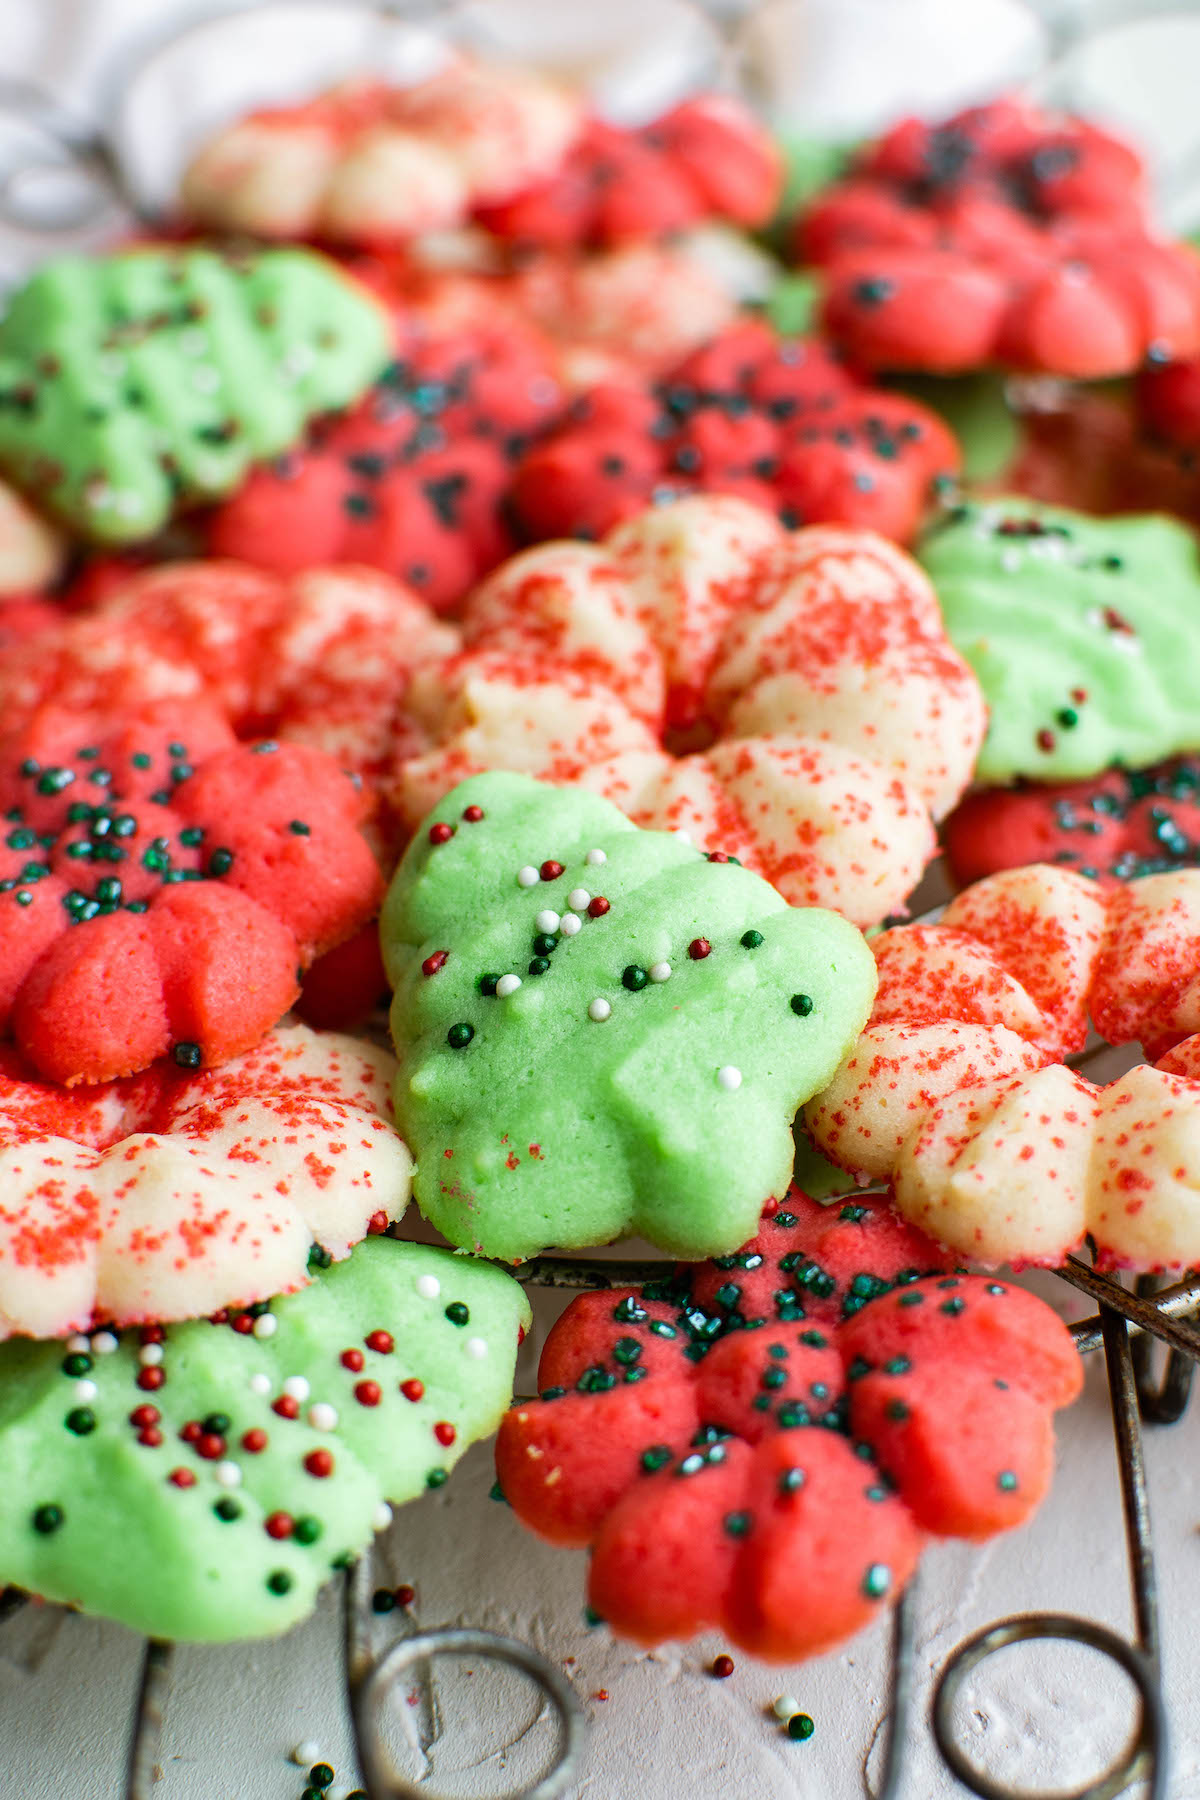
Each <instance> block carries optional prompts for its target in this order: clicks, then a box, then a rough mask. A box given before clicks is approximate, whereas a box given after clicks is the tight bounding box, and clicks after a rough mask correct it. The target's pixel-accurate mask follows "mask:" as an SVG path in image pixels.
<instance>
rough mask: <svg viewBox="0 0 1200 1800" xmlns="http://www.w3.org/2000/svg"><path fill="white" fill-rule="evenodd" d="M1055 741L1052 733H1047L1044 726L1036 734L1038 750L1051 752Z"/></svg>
mask: <svg viewBox="0 0 1200 1800" xmlns="http://www.w3.org/2000/svg"><path fill="white" fill-rule="evenodd" d="M1055 741H1056V740H1055V736H1054V733H1053V732H1052V731H1047V730H1046V729H1045V727H1044V726H1043V728H1042V729H1041V731H1039V732H1038V734H1037V747H1038V749H1039V750H1053V748H1054V745H1055Z"/></svg>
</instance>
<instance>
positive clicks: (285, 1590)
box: [0, 1238, 529, 1641]
mask: <svg viewBox="0 0 1200 1800" xmlns="http://www.w3.org/2000/svg"><path fill="white" fill-rule="evenodd" d="M419 1283H420V1284H421V1285H420V1286H418V1284H419ZM434 1284H436V1286H437V1289H438V1291H437V1292H434V1291H433V1286H434ZM269 1318H273V1319H274V1321H275V1329H274V1331H273V1332H272V1334H271V1335H270V1336H266V1335H254V1334H253V1333H248V1334H245V1335H243V1334H242V1333H240V1332H239V1331H237V1330H235V1329H234V1328H233V1327H232V1325H230V1324H218V1325H214V1324H211V1323H209V1321H208V1320H191V1321H189V1322H188V1323H186V1324H182V1325H167V1326H164V1327H162V1328H161V1329H162V1334H163V1335H162V1344H161V1348H162V1358H161V1363H160V1364H159V1365H158V1366H159V1367H160V1368H161V1371H162V1373H163V1374H164V1375H165V1380H164V1381H163V1382H162V1383H161V1385H158V1386H154V1385H150V1384H152V1383H153V1382H155V1381H156V1380H157V1376H155V1375H149V1376H147V1375H146V1371H145V1369H144V1368H143V1366H142V1363H141V1362H140V1360H139V1357H140V1356H141V1355H144V1354H146V1352H145V1351H143V1350H142V1349H141V1347H140V1343H139V1334H138V1332H136V1331H127V1332H123V1333H122V1334H121V1335H120V1339H119V1342H118V1345H117V1348H115V1349H110V1350H109V1352H108V1353H107V1354H100V1352H99V1348H98V1347H97V1345H103V1344H104V1341H105V1340H104V1337H103V1336H101V1337H100V1338H99V1339H98V1340H93V1348H92V1350H91V1352H90V1354H87V1355H79V1354H72V1353H71V1352H70V1351H69V1349H68V1347H67V1346H66V1345H64V1344H63V1343H61V1342H59V1343H51V1342H46V1343H32V1342H30V1341H28V1340H26V1339H16V1338H13V1339H10V1340H9V1341H8V1342H7V1343H5V1344H3V1345H0V1455H2V1457H3V1462H4V1469H5V1482H4V1498H3V1500H2V1501H0V1582H9V1583H12V1584H14V1585H15V1586H17V1587H22V1588H27V1589H29V1590H30V1591H31V1592H33V1593H38V1594H42V1595H44V1596H45V1597H46V1598H47V1599H51V1600H60V1601H64V1602H68V1603H70V1604H72V1605H76V1606H79V1607H81V1608H82V1609H83V1610H84V1611H85V1612H89V1613H98V1614H100V1615H102V1616H103V1617H106V1618H111V1619H118V1620H120V1621H121V1622H122V1623H123V1624H126V1625H130V1626H132V1627H133V1628H134V1629H135V1630H137V1631H143V1632H146V1633H147V1634H148V1635H150V1636H152V1637H166V1638H182V1639H192V1640H199V1641H224V1640H227V1639H232V1638H239V1637H258V1636H265V1635H268V1634H271V1633H275V1632H280V1631H284V1630H286V1629H287V1627H288V1626H290V1625H293V1624H295V1622H296V1621H297V1620H298V1619H301V1618H303V1617H304V1615H305V1614H306V1613H307V1612H308V1611H309V1610H310V1609H311V1607H312V1605H313V1603H314V1601H315V1599H316V1595H317V1590H318V1589H319V1588H320V1587H321V1585H322V1584H323V1583H324V1582H325V1581H327V1580H328V1579H329V1577H330V1574H331V1572H332V1570H333V1569H334V1568H335V1567H339V1566H341V1565H342V1563H343V1561H344V1560H345V1559H349V1558H353V1557H354V1556H356V1555H357V1553H358V1552H359V1551H360V1550H361V1549H362V1548H363V1546H364V1545H365V1544H367V1543H368V1542H369V1541H370V1538H371V1535H372V1532H373V1531H374V1530H375V1529H377V1528H378V1527H379V1526H380V1525H382V1524H384V1523H386V1517H385V1516H384V1515H383V1513H381V1511H380V1509H381V1506H382V1503H383V1502H384V1501H385V1500H388V1501H393V1502H402V1501H405V1500H411V1499H413V1498H414V1497H415V1496H416V1495H418V1494H420V1493H422V1492H423V1491H424V1490H425V1488H426V1487H427V1486H432V1487H436V1486H440V1485H441V1483H442V1481H444V1480H445V1471H446V1470H448V1469H450V1468H452V1467H453V1465H454V1464H455V1463H456V1462H457V1461H458V1459H459V1457H460V1456H461V1455H462V1453H463V1451H464V1450H465V1449H466V1448H467V1446H468V1445H469V1444H471V1443H472V1442H473V1441H474V1440H475V1439H476V1438H479V1437H483V1436H485V1435H487V1434H488V1433H490V1432H492V1431H493V1430H495V1428H496V1426H497V1424H498V1423H499V1420H500V1416H501V1414H502V1413H503V1411H504V1409H505V1407H506V1406H507V1404H508V1402H509V1399H510V1398H511V1394H512V1375H513V1365H514V1359H515V1356H516V1348H517V1337H518V1328H519V1327H520V1326H522V1325H527V1324H528V1323H529V1309H528V1307H527V1305H526V1302H525V1297H524V1295H523V1293H522V1292H521V1289H520V1288H519V1287H518V1285H517V1283H516V1282H514V1281H512V1280H511V1279H510V1278H509V1277H508V1276H507V1275H505V1274H503V1273H502V1272H501V1271H500V1270H498V1269H493V1268H491V1267H489V1266H488V1265H487V1264H486V1263H475V1262H470V1261H467V1260H465V1259H463V1258H462V1257H454V1256H452V1255H450V1253H449V1252H447V1251H445V1250H433V1249H428V1248H426V1247H425V1246H423V1245H417V1244H397V1243H395V1242H393V1241H392V1239H390V1238H368V1239H367V1240H366V1241H365V1242H364V1243H362V1244H360V1245H359V1246H358V1248H357V1249H356V1250H355V1251H354V1252H353V1253H352V1254H351V1256H350V1257H349V1258H348V1259H347V1260H346V1261H345V1262H343V1263H339V1264H336V1265H335V1266H334V1267H332V1268H330V1269H328V1270H326V1271H325V1273H324V1274H323V1275H321V1276H320V1277H319V1279H317V1280H316V1281H314V1282H313V1284H312V1285H311V1286H310V1287H307V1288H305V1289H304V1290H303V1291H302V1292H300V1293H297V1294H292V1295H290V1296H288V1297H286V1298H284V1299H279V1300H275V1301H274V1302H272V1305H271V1309H270V1315H269ZM269 1329H270V1326H269V1322H268V1326H267V1327H264V1326H263V1325H262V1324H261V1323H260V1324H259V1325H258V1326H257V1331H258V1333H259V1334H262V1333H263V1332H264V1330H269ZM380 1331H384V1332H387V1333H389V1334H390V1336H391V1339H392V1340H393V1342H394V1349H392V1350H391V1351H390V1352H388V1351H387V1350H386V1347H384V1348H382V1349H381V1348H371V1347H370V1346H369V1345H368V1343H367V1341H366V1340H367V1338H368V1337H369V1336H370V1335H371V1334H372V1333H375V1332H380ZM377 1342H378V1340H377ZM345 1352H353V1353H360V1354H361V1357H362V1367H361V1369H356V1368H351V1367H347V1366H345V1364H344V1363H343V1361H342V1357H343V1353H345ZM155 1354H156V1352H155V1351H154V1350H153V1349H152V1350H150V1352H149V1355H150V1357H151V1358H153V1357H154V1356H155ZM349 1360H350V1361H351V1362H354V1361H356V1360H357V1359H356V1356H355V1355H352V1356H351V1357H350V1359H349ZM139 1376H142V1377H143V1378H144V1383H145V1384H144V1385H142V1386H139ZM295 1377H302V1378H303V1380H304V1381H305V1382H307V1387H308V1391H307V1393H306V1394H304V1395H303V1397H302V1399H301V1400H300V1401H299V1403H298V1405H297V1411H298V1417H296V1418H287V1417H284V1416H281V1414H280V1413H279V1412H277V1411H276V1410H275V1405H276V1403H277V1402H279V1401H280V1399H281V1397H284V1398H285V1399H286V1394H287V1390H286V1388H285V1383H286V1382H288V1381H289V1380H290V1379H292V1378H295ZM264 1378H265V1380H264ZM414 1380H415V1381H417V1382H418V1383H421V1384H423V1388H424V1391H423V1394H421V1393H418V1389H417V1388H411V1387H410V1393H411V1394H416V1395H417V1398H415V1399H414V1398H409V1397H408V1396H406V1395H405V1394H404V1393H403V1392H401V1387H400V1384H401V1383H402V1382H407V1383H411V1382H413V1381H414ZM365 1382H371V1383H375V1384H376V1386H377V1387H378V1399H377V1401H376V1399H375V1393H374V1389H372V1388H366V1389H364V1388H363V1386H362V1384H363V1383H365ZM356 1388H358V1390H359V1392H358V1395H357V1396H356V1392H355V1390H356ZM93 1389H94V1391H93ZM259 1389H262V1390H263V1391H257V1390H259ZM288 1404H291V1402H288ZM144 1407H150V1408H153V1409H154V1411H155V1412H156V1413H157V1414H158V1415H159V1417H158V1419H157V1422H152V1423H149V1424H147V1423H146V1421H147V1420H148V1419H149V1415H148V1414H146V1413H139V1411H138V1409H139V1408H144ZM313 1407H316V1408H317V1409H318V1410H317V1412H316V1414H315V1417H316V1419H317V1421H318V1423H317V1424H316V1425H314V1424H313V1423H312V1422H311V1418H312V1416H314V1415H311V1409H312V1408H313ZM327 1407H332V1408H334V1409H335V1412H336V1423H335V1424H333V1425H332V1427H330V1425H329V1420H328V1416H327V1415H326V1416H325V1417H324V1418H323V1417H322V1411H321V1409H322V1408H327ZM131 1415H136V1417H133V1418H131ZM139 1421H141V1422H140V1423H139ZM189 1424H195V1425H200V1426H201V1428H202V1430H203V1431H204V1433H205V1434H206V1435H205V1436H203V1437H200V1438H198V1439H197V1440H196V1441H195V1442H188V1441H186V1440H185V1439H182V1438H181V1436H180V1433H181V1431H182V1430H183V1428H184V1427H185V1426H188V1425H189ZM438 1425H441V1426H442V1427H443V1430H442V1433H441V1437H447V1436H449V1435H450V1433H449V1431H448V1430H447V1429H446V1428H448V1427H451V1426H452V1427H453V1437H452V1441H451V1442H449V1443H443V1442H442V1441H441V1439H440V1438H439V1435H438V1434H437V1432H436V1431H435V1427H436V1426H438ZM247 1432H250V1433H256V1432H257V1433H265V1437H266V1443H265V1447H263V1448H258V1447H257V1443H258V1440H257V1438H255V1437H253V1436H252V1437H251V1438H250V1439H249V1441H248V1442H247V1438H246V1434H247ZM147 1433H148V1434H149V1438H150V1440H152V1439H153V1437H154V1435H155V1434H156V1433H158V1434H161V1440H162V1441H161V1443H158V1444H155V1443H154V1442H153V1441H144V1440H145V1439H146V1436H147ZM322 1453H325V1454H327V1455H328V1456H330V1457H331V1458H332V1470H331V1472H330V1473H327V1474H322V1473H320V1470H321V1468H322V1467H323V1466H324V1464H323V1457H322ZM314 1454H315V1455H316V1456H317V1458H318V1459H319V1460H318V1462H317V1464H316V1465H315V1468H316V1470H317V1471H318V1472H316V1473H313V1472H311V1471H310V1469H309V1468H308V1467H307V1466H306V1459H309V1458H312V1457H313V1456H314ZM176 1472H178V1474H179V1475H180V1476H181V1478H182V1480H183V1481H184V1482H185V1483H187V1485H178V1482H177V1481H176V1480H172V1474H173V1473H176ZM189 1477H191V1478H192V1479H191V1480H190V1482H189V1480H188V1478H189ZM377 1515H378V1516H377ZM285 1516H286V1519H287V1521H289V1522H290V1529H288V1530H287V1531H286V1532H284V1533H283V1535H279V1536H273V1535H272V1534H271V1532H269V1531H268V1529H267V1520H268V1519H272V1520H273V1521H274V1524H275V1527H276V1529H280V1528H281V1526H282V1524H283V1520H284V1517H285Z"/></svg>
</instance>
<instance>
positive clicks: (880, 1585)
mask: <svg viewBox="0 0 1200 1800" xmlns="http://www.w3.org/2000/svg"><path fill="white" fill-rule="evenodd" d="M891 1585H892V1571H891V1570H890V1569H889V1568H888V1566H887V1564H886V1563H872V1564H871V1566H870V1568H869V1569H868V1570H867V1572H866V1574H865V1575H864V1576H863V1583H862V1591H863V1593H864V1594H865V1595H866V1597H867V1599H868V1600H882V1599H883V1596H884V1595H885V1594H886V1593H887V1591H888V1589H889V1588H890V1587H891Z"/></svg>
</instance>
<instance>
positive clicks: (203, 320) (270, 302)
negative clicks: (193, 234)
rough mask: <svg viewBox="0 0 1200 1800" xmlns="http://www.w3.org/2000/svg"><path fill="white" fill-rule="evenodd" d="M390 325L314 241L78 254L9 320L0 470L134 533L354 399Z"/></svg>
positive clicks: (96, 531)
mask: <svg viewBox="0 0 1200 1800" xmlns="http://www.w3.org/2000/svg"><path fill="white" fill-rule="evenodd" d="M390 338H391V328H390V325H389V321H388V317H387V314H386V312H385V310H384V308H383V307H382V306H381V305H380V304H379V303H378V302H377V301H375V300H374V299H373V297H372V296H371V295H370V294H369V293H368V291H367V290H366V289H365V288H363V287H361V286H360V285H359V284H358V283H357V282H356V281H354V280H352V279H351V278H350V277H348V276H347V275H345V274H344V273H343V272H342V271H341V270H339V269H338V268H336V266H335V265H334V264H333V263H331V262H327V261H326V260H325V259H324V258H323V257H319V256H316V255H314V254H313V253H312V252H311V251H308V250H300V249H296V250H270V251H265V252H262V253H259V254H250V253H247V252H238V253H236V254H234V253H232V252H230V253H227V254H222V253H219V252H217V251H213V250H204V249H195V248H191V247H188V248H168V249H163V248H160V247H152V248H146V249H137V250H131V251H126V252H124V253H122V254H121V255H119V256H111V257H106V258H98V259H90V258H85V257H68V258H63V259H62V260H60V261H58V262H53V263H49V264H47V265H46V266H45V267H44V268H42V269H40V270H39V271H38V273H37V274H36V275H35V276H34V277H33V279H32V280H31V281H29V282H28V283H27V284H26V285H25V287H23V288H22V289H21V290H20V292H19V293H18V294H17V296H16V298H15V299H14V300H13V302H12V304H11V306H10V307H9V309H8V312H7V314H6V315H5V317H4V319H3V321H0V466H2V467H3V468H4V469H5V470H6V471H7V472H8V473H9V474H10V475H11V476H12V478H13V480H14V481H15V482H16V483H17V484H18V485H19V486H21V487H22V488H24V489H25V491H26V492H27V493H28V494H29V495H30V496H31V497H32V498H33V499H35V500H36V501H37V502H38V503H39V505H41V506H43V507H45V508H46V509H47V510H48V511H50V512H53V513H55V514H57V515H58V516H59V517H60V518H62V519H64V520H65V521H66V522H67V523H68V524H69V525H71V526H72V527H73V528H74V529H75V530H76V531H77V532H79V533H80V534H81V535H82V536H84V537H87V538H91V539H94V540H96V541H97V542H100V543H104V544H126V543H134V542H136V541H138V540H139V539H142V538H147V537H150V536H152V535H153V534H154V533H155V532H156V531H158V530H159V529H160V528H161V527H162V526H163V525H165V524H166V522H167V520H168V519H169V518H170V517H171V515H172V513H173V512H174V511H176V509H177V508H178V507H181V506H187V505H196V504H198V503H199V502H202V501H205V500H215V499H218V498H220V497H221V496H222V495H224V494H228V493H230V492H231V491H232V490H233V489H234V488H235V487H236V486H237V485H238V483H239V482H240V481H241V480H242V478H243V476H244V475H245V474H246V473H247V471H248V469H249V468H250V466H251V464H252V463H253V462H255V461H261V460H263V459H265V458H267V457H272V456H278V455H279V454H280V453H281V452H283V451H285V450H289V449H290V448H291V447H292V445H294V444H295V443H297V442H298V441H299V439H300V438H301V436H302V435H303V432H304V428H305V426H306V424H307V423H308V422H309V420H310V419H312V418H314V417H315V416H317V415H318V414H321V413H326V412H330V411H333V410H336V409H337V408H340V407H343V406H347V405H349V403H350V402H351V401H352V400H356V399H357V398H358V396H359V395H360V394H361V393H362V392H363V390H364V389H365V388H366V387H367V385H368V383H369V382H370V381H371V380H372V379H373V378H374V377H375V376H376V375H377V374H378V373H379V371H380V369H381V368H382V367H383V365H384V363H385V362H386V361H387V357H388V350H389V344H390Z"/></svg>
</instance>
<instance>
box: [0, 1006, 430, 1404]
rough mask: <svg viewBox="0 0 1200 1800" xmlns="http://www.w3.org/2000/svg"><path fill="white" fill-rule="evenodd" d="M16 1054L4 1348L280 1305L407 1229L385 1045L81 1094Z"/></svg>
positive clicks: (2, 1158)
mask: <svg viewBox="0 0 1200 1800" xmlns="http://www.w3.org/2000/svg"><path fill="white" fill-rule="evenodd" d="M2 1054H3V1069H2V1071H0V1165H2V1166H3V1174H4V1200H3V1203H2V1204H0V1336H4V1337H7V1336H9V1335H11V1334H13V1333H16V1334H19V1335H22V1336H33V1337H56V1336H61V1335H64V1334H65V1333H67V1332H70V1331H78V1330H86V1329H88V1328H89V1327H91V1326H92V1325H93V1324H96V1323H107V1322H115V1323H116V1324H118V1325H128V1324H142V1323H146V1322H148V1321H158V1320H162V1319H175V1318H194V1317H198V1316H200V1315H204V1314H208V1313H212V1312H216V1311H218V1310H219V1309H221V1308H223V1307H226V1306H232V1305H235V1304H236V1305H248V1304H250V1303H251V1302H257V1301H260V1300H265V1299H268V1298H269V1297H270V1296H271V1295H272V1294H278V1293H285V1292H290V1291H291V1290H292V1289H294V1288H298V1287H302V1286H304V1284H305V1283H306V1282H307V1281H308V1280H309V1279H311V1272H312V1270H313V1269H314V1268H318V1267H322V1266H324V1265H325V1264H326V1263H327V1262H328V1261H329V1259H330V1257H335V1258H341V1257H344V1256H345V1255H346V1254H347V1253H348V1251H349V1250H350V1247H351V1246H352V1245H353V1244H355V1243H357V1242H358V1241H359V1239H361V1238H362V1237H364V1236H365V1235H366V1233H367V1232H368V1231H369V1230H382V1229H383V1227H384V1226H385V1225H386V1224H387V1223H388V1222H389V1221H390V1220H392V1219H398V1218H400V1217H401V1216H402V1215H403V1212H404V1208H405V1205H406V1204H407V1200H408V1193H409V1185H410V1181H409V1177H410V1172H411V1168H412V1159H411V1158H410V1156H409V1154H408V1151H407V1150H406V1149H405V1147H404V1145H403V1143H402V1142H401V1141H400V1139H399V1138H398V1137H397V1136H396V1133H395V1130H394V1129H393V1127H392V1124H391V1107H390V1105H389V1102H388V1083H389V1081H390V1079H391V1077H392V1073H393V1068H394V1065H393V1063H392V1061H391V1058H390V1057H388V1056H386V1055H385V1054H384V1053H383V1052H382V1051H380V1050H377V1049H376V1048H375V1047H374V1046H373V1045H371V1044H368V1043H365V1042H361V1041H358V1040H356V1039H351V1038H346V1037H338V1036H334V1035H333V1034H321V1033H317V1032H313V1031H310V1030H309V1029H308V1028H307V1026H303V1025H293V1026H279V1027H277V1028H276V1030H274V1031H272V1032H269V1033H268V1035H267V1036H266V1037H265V1038H263V1040H262V1041H261V1042H260V1043H258V1044H256V1045H255V1047H254V1049H253V1050H250V1051H248V1052H247V1053H246V1054H245V1055H244V1056H239V1057H237V1058H235V1059H234V1060H233V1061H232V1062H228V1063H225V1064H223V1065H222V1067H221V1068H219V1069H210V1070H205V1071H203V1072H201V1073H197V1074H192V1075H184V1074H178V1073H175V1072H174V1071H172V1070H170V1069H169V1068H165V1067H163V1066H162V1065H160V1066H159V1067H158V1068H156V1069H154V1070H151V1071H149V1072H148V1073H146V1074H144V1075H140V1076H135V1077H133V1078H131V1079H129V1080H126V1081H119V1082H108V1083H105V1084H103V1085H101V1086H96V1087H87V1088H72V1089H66V1090H64V1089H62V1088H57V1087H51V1086H49V1085H47V1084H46V1083H44V1082H40V1081H38V1080H37V1079H36V1077H35V1076H33V1075H32V1074H31V1073H30V1071H29V1070H28V1068H26V1067H24V1066H23V1065H22V1064H21V1062H20V1059H19V1058H18V1057H16V1056H15V1055H14V1054H13V1052H12V1051H11V1050H8V1051H5V1052H3V1053H2ZM145 1385H154V1383H152V1382H151V1381H150V1380H148V1381H147V1383H146V1384H145Z"/></svg>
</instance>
